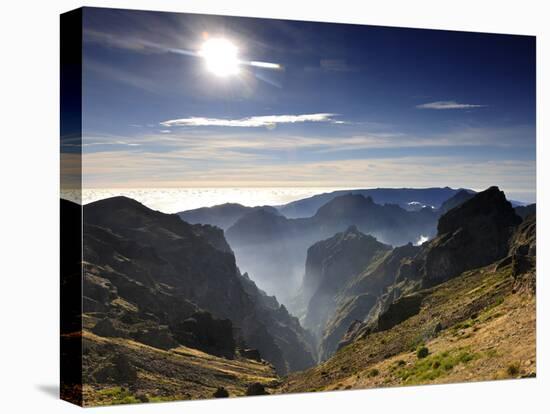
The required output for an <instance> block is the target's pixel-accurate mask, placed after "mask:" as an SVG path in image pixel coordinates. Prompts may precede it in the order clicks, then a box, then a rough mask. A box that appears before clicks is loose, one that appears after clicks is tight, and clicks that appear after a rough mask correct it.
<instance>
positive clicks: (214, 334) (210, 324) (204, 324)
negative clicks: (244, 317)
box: [172, 312, 235, 359]
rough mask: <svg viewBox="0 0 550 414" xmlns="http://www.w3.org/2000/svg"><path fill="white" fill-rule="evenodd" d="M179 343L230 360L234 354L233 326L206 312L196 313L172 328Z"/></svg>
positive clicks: (227, 321) (225, 320)
mask: <svg viewBox="0 0 550 414" xmlns="http://www.w3.org/2000/svg"><path fill="white" fill-rule="evenodd" d="M172 331H173V332H174V336H175V337H176V339H177V340H178V341H179V342H180V343H185V344H187V345H188V346H190V347H192V348H197V349H201V350H203V351H205V352H207V353H209V354H212V355H217V356H223V357H226V358H230V359H232V358H233V356H234V352H235V339H234V338H233V324H232V323H231V321H230V320H228V319H215V318H213V317H212V315H211V314H210V313H208V312H196V313H194V314H193V315H191V316H190V317H189V318H187V319H185V320H183V321H182V322H180V323H176V324H175V325H174V327H173V328H172Z"/></svg>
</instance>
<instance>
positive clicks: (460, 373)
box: [277, 265, 536, 393]
mask: <svg viewBox="0 0 550 414" xmlns="http://www.w3.org/2000/svg"><path fill="white" fill-rule="evenodd" d="M510 272H511V269H510V266H507V267H504V268H500V269H498V270H495V266H494V265H491V266H488V267H486V268H483V269H477V270H474V271H469V272H465V273H464V274H462V275H461V276H459V277H457V278H455V279H452V280H450V281H448V282H446V283H444V284H442V285H439V286H437V287H435V288H432V289H430V290H428V291H426V292H425V293H426V296H425V298H424V300H423V304H422V309H421V310H420V312H419V313H418V314H417V315H415V316H413V317H411V318H410V319H408V320H406V321H404V322H402V323H401V324H399V325H397V326H395V327H393V328H392V329H390V330H388V331H384V332H377V333H374V334H371V335H369V336H367V337H366V338H363V339H361V340H358V341H356V342H354V343H352V344H350V345H349V346H347V347H345V348H343V349H341V350H340V351H339V352H337V353H336V354H335V355H334V356H333V357H332V358H331V359H329V360H328V361H327V362H325V363H324V364H322V365H319V366H317V367H315V368H312V369H310V370H308V371H305V372H300V373H295V374H292V375H290V376H289V377H287V378H286V379H285V381H284V383H283V384H282V386H281V387H280V388H279V389H278V390H277V392H281V393H286V392H306V391H325V390H338V389H358V388H372V387H383V386H397V385H413V384H430V383H448V382H460V381H468V380H470V381H479V380H493V379H501V378H510V377H522V376H534V375H535V318H536V311H535V298H534V296H533V295H529V294H528V293H514V291H513V285H514V279H513V278H512V277H511V276H510ZM438 324H440V327H441V328H442V329H441V330H440V331H438V328H439V327H438V326H437V325H438ZM421 346H426V347H427V348H428V350H429V355H428V356H427V357H426V358H422V359H419V358H418V357H417V350H418V349H419V347H421Z"/></svg>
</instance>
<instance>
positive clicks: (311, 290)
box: [302, 226, 391, 335]
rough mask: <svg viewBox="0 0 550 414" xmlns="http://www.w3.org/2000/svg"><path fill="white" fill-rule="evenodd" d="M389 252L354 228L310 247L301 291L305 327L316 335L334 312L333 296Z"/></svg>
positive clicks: (388, 247) (386, 246)
mask: <svg viewBox="0 0 550 414" xmlns="http://www.w3.org/2000/svg"><path fill="white" fill-rule="evenodd" d="M390 249H391V247H390V246H388V245H385V244H382V243H380V242H378V241H377V240H376V239H375V238H374V237H372V236H368V235H365V234H363V233H361V232H360V231H359V230H357V227H355V226H352V227H349V228H348V229H347V230H346V231H345V232H342V233H337V234H336V235H334V236H333V237H331V238H329V239H327V240H323V241H320V242H318V243H315V244H314V245H313V246H311V247H310V248H309V249H308V254H307V259H306V272H305V276H304V287H303V289H302V291H303V294H304V295H305V300H306V301H307V302H308V306H307V312H306V315H305V318H304V324H305V326H306V327H307V328H308V329H311V330H312V332H314V333H316V334H318V335H319V334H320V333H321V332H322V331H323V329H324V326H325V324H326V322H327V320H328V318H329V317H330V316H331V315H332V313H333V312H334V308H335V306H336V298H335V296H336V295H337V294H338V293H339V292H340V291H342V290H343V289H344V288H345V286H346V285H347V283H348V282H349V281H350V279H351V278H353V277H354V276H356V275H357V274H358V273H360V272H361V271H363V270H364V269H365V268H366V267H367V266H368V265H369V264H370V263H371V262H372V260H373V259H374V258H375V257H376V256H377V255H380V254H383V253H384V252H386V251H388V250H390Z"/></svg>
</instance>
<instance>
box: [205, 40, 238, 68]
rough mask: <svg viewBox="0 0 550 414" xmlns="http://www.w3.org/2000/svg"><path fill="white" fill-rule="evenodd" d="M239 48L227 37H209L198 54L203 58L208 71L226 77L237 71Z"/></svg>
mask: <svg viewBox="0 0 550 414" xmlns="http://www.w3.org/2000/svg"><path fill="white" fill-rule="evenodd" d="M238 52H239V50H238V49H237V46H235V45H234V44H233V43H231V42H230V41H229V40H227V39H223V38H220V39H209V40H207V41H206V42H204V44H203V45H202V47H201V49H200V51H199V56H201V57H202V58H204V60H205V62H206V68H207V69H208V71H210V72H211V73H213V74H214V75H216V76H220V77H226V76H231V75H236V74H238V73H239V57H238Z"/></svg>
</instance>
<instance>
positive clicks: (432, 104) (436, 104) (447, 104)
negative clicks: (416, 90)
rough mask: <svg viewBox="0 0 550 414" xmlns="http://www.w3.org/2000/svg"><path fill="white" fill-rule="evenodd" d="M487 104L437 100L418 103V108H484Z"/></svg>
mask: <svg viewBox="0 0 550 414" xmlns="http://www.w3.org/2000/svg"><path fill="white" fill-rule="evenodd" d="M485 106H487V105H478V104H467V103H459V102H456V101H436V102H429V103H425V104H422V105H416V107H417V108H418V109H472V108H483V107H485Z"/></svg>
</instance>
